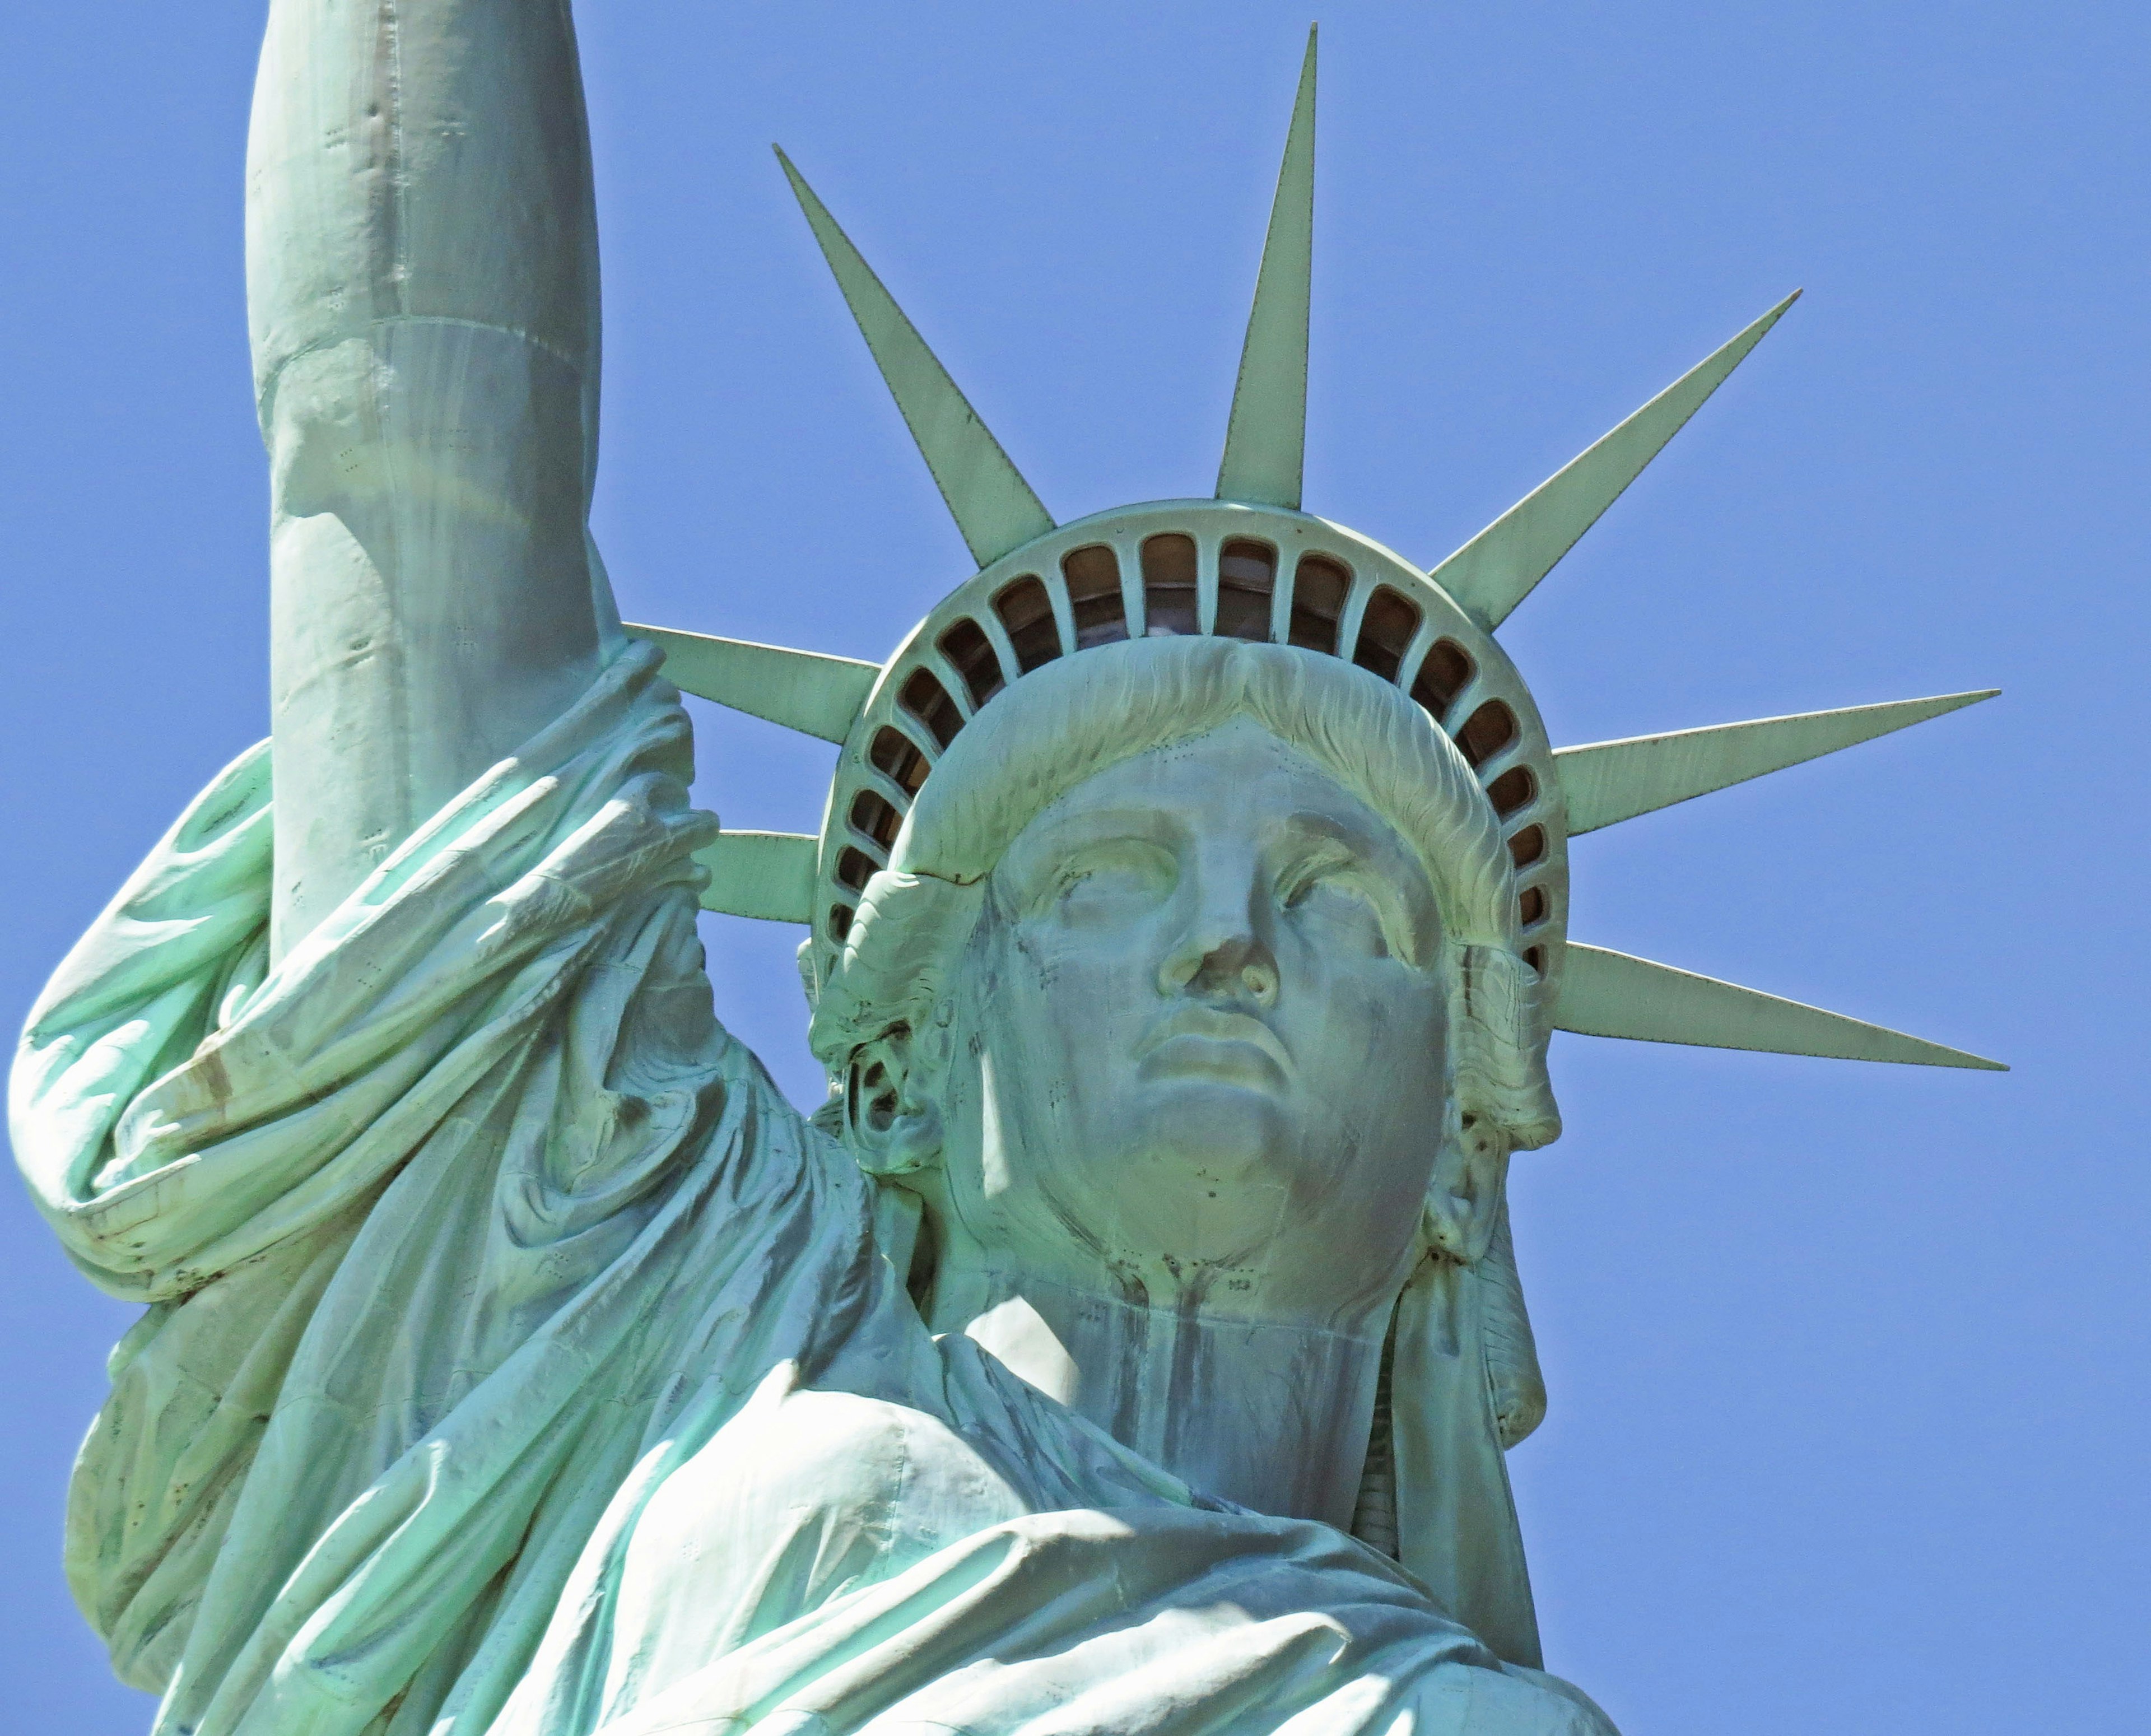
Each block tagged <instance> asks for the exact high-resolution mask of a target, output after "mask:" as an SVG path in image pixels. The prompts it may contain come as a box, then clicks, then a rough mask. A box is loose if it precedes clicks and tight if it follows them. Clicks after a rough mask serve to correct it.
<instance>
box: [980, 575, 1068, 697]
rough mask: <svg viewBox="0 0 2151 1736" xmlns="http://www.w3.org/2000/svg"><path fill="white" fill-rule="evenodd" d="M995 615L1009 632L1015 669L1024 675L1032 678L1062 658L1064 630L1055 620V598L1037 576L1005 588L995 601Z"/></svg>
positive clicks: (1003, 587) (1025, 577)
mask: <svg viewBox="0 0 2151 1736" xmlns="http://www.w3.org/2000/svg"><path fill="white" fill-rule="evenodd" d="M994 613H995V615H999V616H1000V618H1001V625H1003V626H1004V627H1005V628H1007V629H1008V636H1009V645H1010V648H1011V649H1012V650H1014V651H1015V666H1016V668H1017V670H1018V671H1020V672H1021V673H1022V674H1024V675H1029V674H1030V672H1031V671H1033V670H1034V669H1036V668H1038V667H1039V666H1040V665H1041V664H1045V663H1050V662H1051V661H1052V660H1054V659H1055V657H1057V656H1059V655H1060V627H1059V625H1056V624H1055V620H1054V619H1053V599H1052V598H1050V597H1049V596H1048V595H1046V594H1045V586H1044V585H1041V584H1040V582H1039V580H1038V576H1037V574H1035V573H1026V574H1024V575H1023V577H1022V578H1020V579H1019V580H1016V581H1015V583H1014V584H1012V585H1003V586H1002V587H1001V590H1000V595H998V596H996V597H995V599H994Z"/></svg>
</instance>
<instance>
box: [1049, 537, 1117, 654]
mask: <svg viewBox="0 0 2151 1736" xmlns="http://www.w3.org/2000/svg"><path fill="white" fill-rule="evenodd" d="M1060 576H1061V577H1062V578H1064V579H1065V580H1067V581H1068V612H1069V613H1070V614H1071V615H1074V616H1075V649H1076V650H1080V651H1086V650H1090V648H1091V646H1092V645H1109V644H1111V642H1112V641H1113V640H1116V639H1126V637H1127V636H1128V611H1127V608H1126V605H1125V604H1123V603H1122V602H1121V560H1120V557H1119V556H1118V555H1116V554H1114V553H1113V551H1112V550H1111V549H1108V548H1107V547H1106V545H1105V544H1103V543H1093V544H1091V545H1090V546H1089V547H1088V548H1085V549H1075V551H1074V552H1072V553H1071V554H1066V555H1064V556H1062V557H1061V561H1060Z"/></svg>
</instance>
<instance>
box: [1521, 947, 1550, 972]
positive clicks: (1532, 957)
mask: <svg viewBox="0 0 2151 1736" xmlns="http://www.w3.org/2000/svg"><path fill="white" fill-rule="evenodd" d="M1544 956H1545V955H1544V954H1542V953H1541V952H1540V951H1539V949H1537V948H1536V947H1535V946H1533V947H1527V948H1526V949H1525V951H1524V963H1526V964H1528V965H1530V966H1531V969H1533V970H1538V971H1542V970H1544V969H1546V966H1545V965H1543V964H1541V963H1540V962H1539V960H1540V959H1541V958H1543V957H1544Z"/></svg>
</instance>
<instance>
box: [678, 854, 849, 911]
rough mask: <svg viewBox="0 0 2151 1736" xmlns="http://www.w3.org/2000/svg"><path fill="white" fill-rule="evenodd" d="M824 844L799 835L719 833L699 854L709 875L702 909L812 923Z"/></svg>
mask: <svg viewBox="0 0 2151 1736" xmlns="http://www.w3.org/2000/svg"><path fill="white" fill-rule="evenodd" d="M820 850H821V842H820V840H819V839H817V838H808V837H807V836H806V835H805V834H804V833H797V832H720V833H718V834H717V835H716V837H715V838H712V839H711V840H710V842H709V843H706V844H705V845H703V846H702V848H701V849H699V850H697V851H696V853H695V860H696V861H697V862H699V863H701V865H702V866H703V867H704V868H707V869H708V870H709V871H710V883H709V885H708V886H707V887H706V888H704V890H703V893H702V908H704V909H705V910H714V911H716V912H717V913H718V914H720V915H722V916H752V917H753V918H755V919H757V921H761V922H797V923H804V922H811V921H812V919H813V914H814V866H815V863H816V861H817V858H818V855H819V853H820Z"/></svg>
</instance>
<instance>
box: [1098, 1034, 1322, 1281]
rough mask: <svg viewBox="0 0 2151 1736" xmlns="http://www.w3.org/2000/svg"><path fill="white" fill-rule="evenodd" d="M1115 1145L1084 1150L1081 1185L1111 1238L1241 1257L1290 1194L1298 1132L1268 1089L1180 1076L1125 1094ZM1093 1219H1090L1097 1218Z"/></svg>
mask: <svg viewBox="0 0 2151 1736" xmlns="http://www.w3.org/2000/svg"><path fill="white" fill-rule="evenodd" d="M1132 1096H1133V1101H1131V1103H1130V1104H1129V1106H1128V1107H1129V1108H1130V1110H1131V1111H1133V1113H1132V1114H1131V1115H1130V1116H1127V1117H1126V1119H1125V1120H1124V1122H1123V1126H1124V1130H1125V1133H1126V1137H1125V1138H1124V1139H1122V1140H1118V1141H1112V1142H1111V1143H1112V1144H1113V1145H1115V1146H1118V1147H1119V1149H1118V1150H1117V1151H1110V1150H1109V1151H1099V1150H1097V1149H1096V1147H1095V1146H1094V1147H1092V1148H1091V1151H1089V1152H1088V1153H1087V1154H1086V1163H1085V1166H1084V1167H1085V1170H1086V1174H1085V1176H1084V1177H1083V1185H1084V1187H1085V1191H1086V1192H1090V1193H1091V1195H1092V1198H1093V1202H1095V1206H1096V1208H1097V1209H1098V1210H1099V1211H1100V1212H1101V1214H1102V1215H1103V1217H1105V1218H1106V1221H1109V1222H1111V1223H1112V1224H1113V1225H1114V1227H1115V1229H1116V1232H1117V1233H1116V1234H1115V1235H1114V1236H1113V1237H1111V1239H1112V1240H1113V1241H1116V1242H1118V1243H1121V1246H1122V1247H1123V1248H1128V1249H1129V1250H1130V1251H1134V1250H1136V1249H1141V1250H1144V1251H1147V1252H1151V1253H1156V1254H1160V1255H1165V1256H1168V1257H1171V1258H1174V1259H1176V1260H1187V1261H1195V1262H1203V1263H1208V1262H1213V1261H1220V1260H1223V1261H1231V1262H1234V1263H1237V1262H1241V1261H1244V1260H1246V1259H1248V1258H1250V1257H1251V1256H1253V1255H1255V1254H1256V1253H1257V1251H1258V1250H1259V1249H1260V1248H1262V1247H1263V1246H1264V1245H1265V1244H1266V1243H1268V1242H1270V1241H1271V1240H1273V1238H1274V1237H1276V1235H1277V1233H1278V1229H1279V1227H1281V1225H1282V1223H1283V1217H1284V1213H1285V1210H1286V1207H1287V1205H1288V1202H1289V1200H1290V1198H1291V1197H1292V1194H1293V1180H1294V1177H1293V1168H1294V1165H1295V1162H1296V1148H1297V1146H1298V1141H1297V1140H1296V1139H1295V1137H1294V1135H1295V1133H1296V1131H1298V1130H1297V1129H1296V1128H1295V1127H1294V1126H1293V1117H1292V1116H1291V1114H1290V1112H1289V1111H1288V1107H1287V1106H1286V1105H1285V1104H1283V1103H1282V1102H1280V1101H1278V1097H1277V1096H1275V1095H1274V1094H1273V1093H1272V1092H1271V1091H1268V1090H1267V1089H1257V1088H1252V1087H1250V1086H1246V1085H1243V1084H1239V1083H1236V1082H1228V1081H1224V1080H1220V1079H1217V1078H1213V1077H1206V1076H1181V1077H1176V1078H1172V1079H1168V1080H1165V1081H1158V1082H1156V1083H1153V1084H1151V1085H1149V1086H1146V1088H1144V1089H1142V1090H1141V1091H1137V1092H1136V1093H1133V1094H1132ZM1097 1221H1098V1219H1096V1218H1093V1219H1092V1222H1097Z"/></svg>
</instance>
